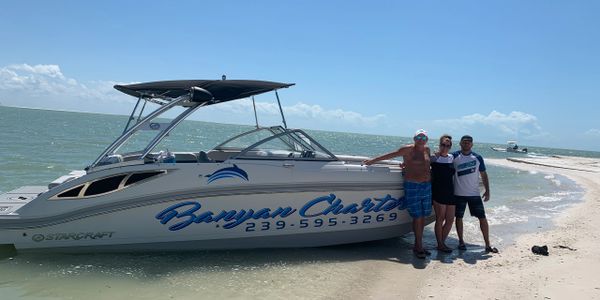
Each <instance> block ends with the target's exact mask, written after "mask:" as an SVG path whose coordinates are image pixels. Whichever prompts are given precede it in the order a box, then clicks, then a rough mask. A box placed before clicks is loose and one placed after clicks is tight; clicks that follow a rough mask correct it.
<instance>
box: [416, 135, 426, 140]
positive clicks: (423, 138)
mask: <svg viewBox="0 0 600 300" xmlns="http://www.w3.org/2000/svg"><path fill="white" fill-rule="evenodd" d="M427 140H428V138H427V137H426V136H424V135H417V136H415V141H427Z"/></svg>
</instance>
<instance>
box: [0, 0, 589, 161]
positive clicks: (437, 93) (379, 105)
mask: <svg viewBox="0 0 600 300" xmlns="http://www.w3.org/2000/svg"><path fill="white" fill-rule="evenodd" d="M0 7H1V9H0V105H6V106H20V107H33V108H46V109H56V110H70V111H86V112H98V113H111V114H129V113H130V112H131V110H132V108H133V106H134V104H135V100H136V99H133V98H132V97H130V96H126V95H124V94H121V93H119V92H118V91H116V90H114V89H113V88H112V86H113V85H115V84H127V83H134V82H146V81H157V80H175V79H220V78H221V75H223V74H225V75H226V76H227V78H228V79H256V80H269V81H277V82H286V83H295V84H296V85H295V86H293V87H291V88H289V89H284V90H281V91H279V95H280V97H281V102H282V106H283V110H284V113H285V116H286V121H287V123H288V126H290V127H293V128H304V129H318V130H331V131H343V132H357V133H369V134H382V135H395V136H412V134H413V133H414V132H415V131H416V130H417V129H419V128H424V129H426V130H427V131H428V132H429V134H430V136H431V137H438V136H440V135H441V134H443V133H450V134H451V135H453V136H456V137H460V136H461V135H463V134H471V135H473V136H474V137H475V140H476V142H477V141H481V142H490V143H498V144H504V143H505V142H506V141H507V140H518V141H519V142H520V144H521V145H524V146H545V147H556V148H567V149H582V150H595V151H600V122H599V121H598V117H597V114H598V113H599V112H600V55H599V53H600V18H598V15H600V2H598V1H577V0H575V1H551V0H550V1H541V0H540V1H510V0H507V1H260V0H259V1H169V2H167V1H143V2H140V1H123V0H121V1H23V0H21V1H12V0H2V1H1V2H0ZM256 101H257V110H258V118H259V122H260V123H261V124H262V125H276V124H281V117H280V116H279V112H278V108H277V106H276V98H275V96H274V95H273V94H265V95H261V96H258V97H256ZM251 107H252V103H251V101H250V100H249V99H246V100H240V101H234V102H228V103H224V104H220V105H215V106H212V107H208V108H206V109H204V110H203V109H201V110H200V111H199V112H197V113H196V114H195V115H194V117H193V118H194V119H198V120H203V121H211V122H220V123H234V124H253V123H254V114H253V112H252V111H251ZM1 117H2V116H1V115H0V118H1Z"/></svg>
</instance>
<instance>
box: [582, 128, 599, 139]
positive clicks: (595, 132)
mask: <svg viewBox="0 0 600 300" xmlns="http://www.w3.org/2000/svg"><path fill="white" fill-rule="evenodd" d="M584 134H585V135H588V136H591V137H600V129H596V128H592V129H590V130H588V131H586V132H585V133H584Z"/></svg>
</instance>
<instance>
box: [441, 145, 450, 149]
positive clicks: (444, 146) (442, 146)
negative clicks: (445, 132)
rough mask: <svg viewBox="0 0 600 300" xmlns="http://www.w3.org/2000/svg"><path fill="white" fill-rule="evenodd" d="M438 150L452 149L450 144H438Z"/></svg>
mask: <svg viewBox="0 0 600 300" xmlns="http://www.w3.org/2000/svg"><path fill="white" fill-rule="evenodd" d="M440 148H448V149H450V148H452V144H440Z"/></svg>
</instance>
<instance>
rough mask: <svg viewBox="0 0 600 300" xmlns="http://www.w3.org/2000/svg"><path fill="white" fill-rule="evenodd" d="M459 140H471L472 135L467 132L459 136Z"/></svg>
mask: <svg viewBox="0 0 600 300" xmlns="http://www.w3.org/2000/svg"><path fill="white" fill-rule="evenodd" d="M460 140H461V141H462V140H471V141H473V137H472V136H470V135H468V134H467V135H463V136H462V137H461V138H460Z"/></svg>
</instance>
